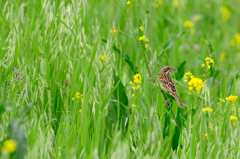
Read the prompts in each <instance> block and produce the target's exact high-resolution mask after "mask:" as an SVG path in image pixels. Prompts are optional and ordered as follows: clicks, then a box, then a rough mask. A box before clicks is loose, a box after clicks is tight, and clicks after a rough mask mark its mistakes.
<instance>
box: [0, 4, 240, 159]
mask: <svg viewBox="0 0 240 159" xmlns="http://www.w3.org/2000/svg"><path fill="white" fill-rule="evenodd" d="M239 5H240V2H239V1H237V0H235V1H234V0H228V1H227V0H223V1H207V0H197V1H189V0H181V1H180V0H172V1H166V0H163V1H162V0H152V1H140V0H131V1H130V4H127V1H104V0H102V1H97V0H89V1H84V0H80V1H75V0H72V1H70V0H65V1H60V0H56V1H44V0H36V1H29V0H21V1H13V0H3V1H0V8H1V14H0V16H1V17H0V24H1V25H0V48H1V49H0V94H1V96H0V101H1V102H2V103H3V102H4V103H5V102H10V103H11V111H5V112H3V113H2V114H1V116H0V117H1V123H2V124H0V127H1V131H0V133H1V135H0V141H4V140H5V139H7V138H9V135H8V133H9V130H8V125H9V124H10V122H11V121H12V120H14V119H15V118H17V117H18V114H19V112H20V110H21V109H22V108H24V107H25V106H26V105H28V104H29V103H31V102H35V107H34V108H33V109H32V110H31V111H30V112H29V113H28V114H27V115H24V117H23V118H21V122H20V124H22V125H24V128H25V135H26V138H27V143H28V146H27V152H26V153H25V158H69V157H70V158H215V157H216V158H239V157H240V152H239V149H240V141H239V137H240V136H239V134H240V130H239V122H238V120H236V121H234V122H235V124H233V121H231V120H230V119H229V117H230V115H234V116H236V117H239V116H240V110H239V100H236V102H235V105H234V106H232V104H229V103H228V102H225V103H222V105H221V102H220V101H219V100H218V98H222V99H225V98H226V97H228V96H229V95H239V93H240V92H239V81H238V77H239V72H238V71H239V62H240V35H239V33H240V30H239V28H240V27H239V17H240V11H239V10H238V8H237V7H238V6H239ZM119 6H120V7H119ZM147 11H148V12H149V13H147ZM125 15H126V17H125ZM196 16H197V17H198V20H196ZM127 20H129V23H130V25H129V24H128V22H127ZM188 20H189V21H191V22H192V23H193V24H194V26H193V27H184V22H186V21H188ZM140 26H143V27H144V32H140V31H139V27H140ZM131 27H132V28H133V32H134V34H136V36H137V38H139V37H140V36H142V35H145V36H146V37H148V38H149V47H147V48H146V49H144V50H146V51H145V53H146V55H147V57H148V59H149V61H150V63H149V67H151V66H152V64H153V67H154V72H155V74H154V76H155V77H156V76H157V73H158V72H159V70H160V69H161V68H162V67H163V66H165V65H170V66H172V67H173V68H176V69H177V68H179V70H178V71H176V72H173V73H172V77H173V79H175V85H176V87H177V91H178V95H179V97H180V99H181V101H182V102H183V104H184V105H185V107H186V109H185V110H180V109H179V108H178V106H177V103H176V102H175V101H173V103H172V109H173V112H174V114H175V116H176V117H177V121H178V124H179V126H180V128H181V131H182V134H181V135H180V134H179V131H178V129H177V127H176V125H175V122H174V120H173V117H172V115H171V112H170V110H169V108H168V107H167V106H166V105H165V104H164V98H163V97H162V94H161V93H158V91H159V88H158V87H157V83H156V80H155V82H154V83H155V85H154V86H152V83H151V82H152V81H151V79H152V78H151V76H150V75H149V72H148V70H147V65H148V64H147V63H146V61H145V59H144V53H143V51H142V49H141V47H140V45H139V44H138V42H137V41H136V39H135V38H134V36H133V32H132V31H131ZM113 28H115V29H116V34H111V30H112V29H113ZM183 31H187V33H185V34H183V35H181V36H180V37H179V38H177V39H176V40H174V41H173V42H172V43H171V44H172V45H171V47H170V49H168V50H166V51H165V52H163V53H162V54H161V55H160V53H161V51H162V49H164V44H165V43H166V42H167V41H168V40H169V39H171V38H172V37H173V36H175V35H176V34H179V33H182V32H183ZM102 39H104V40H107V43H105V42H104V41H103V40H102ZM210 44H211V46H212V48H213V51H211V49H209V46H210ZM114 46H116V47H118V48H119V50H120V51H119V52H117V51H116V49H114ZM151 50H152V52H151ZM209 50H210V51H209ZM123 52H124V53H126V54H127V55H128V56H129V59H130V61H131V62H132V64H134V65H135V66H136V67H137V72H138V73H140V75H141V76H142V83H141V84H140V88H139V89H137V90H135V91H133V89H132V88H131V85H130V84H129V82H130V81H133V76H134V75H135V72H134V71H133V70H132V69H131V67H129V65H128V63H127V62H126V60H125V57H124V56H121V55H122V53H123ZM102 55H106V58H105V59H104V60H102V59H101V58H100V57H101V56H102ZM152 55H153V57H152ZM206 57H211V58H213V59H214V61H215V63H214V64H213V65H212V68H211V69H210V70H209V71H206V69H205V68H202V67H201V64H202V63H205V61H204V59H205V58H206ZM152 59H153V61H152ZM184 61H186V64H185V65H184V67H180V64H181V63H182V62H184ZM14 68H16V69H17V70H18V72H19V74H20V75H21V77H20V79H18V78H17V75H15V72H14V71H13V70H14ZM113 71H115V74H116V77H115V75H113ZM189 71H190V72H191V73H192V74H193V75H194V76H196V77H198V78H201V79H203V80H204V87H203V88H202V91H201V92H200V93H199V94H197V93H196V92H195V93H194V92H193V93H192V94H191V95H189V94H188V92H189V90H188V85H187V83H185V82H184V81H183V79H182V78H179V80H176V79H177V78H175V77H179V73H180V72H189ZM217 72H218V73H219V74H217ZM204 74H205V76H203V75H204ZM118 78H119V79H120V80H121V81H120V82H119V81H118V80H119V79H118ZM65 82H68V85H66V84H65ZM216 82H218V83H219V84H218V85H215V83H216ZM120 87H121V88H120ZM116 88H117V89H116ZM115 90H118V91H123V92H125V94H126V97H127V98H124V99H122V98H120V97H121V96H119V92H116V91H115ZM77 92H79V93H81V94H82V95H83V97H82V99H83V101H82V100H81V99H80V98H79V99H78V98H77V97H76V93H77ZM132 94H135V96H134V97H131V95H132ZM152 96H153V100H152ZM73 97H74V98H75V99H74V100H72V98H73ZM124 97H125V96H124ZM123 100H124V101H123ZM122 103H123V104H127V105H125V106H124V108H125V109H123V110H122V108H123V107H120V106H122ZM132 104H135V105H136V106H137V107H132ZM111 107H113V108H116V109H117V112H118V114H117V115H116V114H115V115H114V116H115V117H116V118H115V117H114V119H115V121H114V120H113V116H112V114H111V113H112V112H111V110H110V109H109V108H111ZM206 107H210V108H212V109H213V112H207V113H206V112H203V111H202V108H206ZM120 108H121V109H120ZM233 108H235V109H234V110H233V111H232V109H233ZM130 109H131V110H130ZM80 110H81V111H80ZM124 115H125V118H123V119H124V120H120V117H121V116H124ZM234 125H235V126H234ZM210 127H211V128H210ZM205 134H208V135H207V137H206V136H205ZM2 144H3V143H1V145H2ZM17 144H20V143H17ZM2 155H3V157H6V158H7V157H9V156H7V155H4V154H2ZM10 157H11V156H10Z"/></svg>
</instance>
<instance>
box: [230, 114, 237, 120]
mask: <svg viewBox="0 0 240 159" xmlns="http://www.w3.org/2000/svg"><path fill="white" fill-rule="evenodd" d="M230 120H232V121H233V120H238V118H237V117H236V116H233V115H231V116H230Z"/></svg>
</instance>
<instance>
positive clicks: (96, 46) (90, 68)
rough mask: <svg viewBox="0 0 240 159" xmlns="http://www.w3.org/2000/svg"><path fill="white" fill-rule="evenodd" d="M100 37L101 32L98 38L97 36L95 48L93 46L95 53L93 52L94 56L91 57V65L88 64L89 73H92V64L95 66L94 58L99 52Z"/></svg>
mask: <svg viewBox="0 0 240 159" xmlns="http://www.w3.org/2000/svg"><path fill="white" fill-rule="evenodd" d="M99 37H100V34H99V35H98V38H97V41H96V43H95V44H94V48H93V53H92V57H91V60H90V63H89V66H88V71H87V72H88V74H90V72H91V70H92V66H93V64H92V63H93V60H94V58H95V56H96V52H97V48H98V41H99Z"/></svg>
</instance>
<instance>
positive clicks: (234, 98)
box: [226, 95, 238, 103]
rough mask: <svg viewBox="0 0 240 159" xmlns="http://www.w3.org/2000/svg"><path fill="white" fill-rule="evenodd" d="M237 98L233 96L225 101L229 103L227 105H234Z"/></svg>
mask: <svg viewBox="0 0 240 159" xmlns="http://www.w3.org/2000/svg"><path fill="white" fill-rule="evenodd" d="M237 98H238V96H233V95H230V96H229V97H226V100H227V101H228V102H229V103H234V102H235V101H236V100H237Z"/></svg>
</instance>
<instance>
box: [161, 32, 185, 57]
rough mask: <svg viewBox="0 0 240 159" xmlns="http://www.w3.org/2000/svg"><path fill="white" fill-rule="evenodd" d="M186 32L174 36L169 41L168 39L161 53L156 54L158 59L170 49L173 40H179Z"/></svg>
mask: <svg viewBox="0 0 240 159" xmlns="http://www.w3.org/2000/svg"><path fill="white" fill-rule="evenodd" d="M187 32H188V31H183V32H181V33H179V34H177V35H174V36H173V37H172V38H171V39H169V40H168V41H167V42H166V43H165V44H164V45H163V49H162V51H161V52H160V53H159V54H158V57H160V56H161V55H162V54H163V53H164V52H165V51H166V50H168V49H170V48H171V47H172V43H173V41H174V40H175V39H177V38H179V37H180V36H182V35H183V34H185V33H187Z"/></svg>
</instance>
